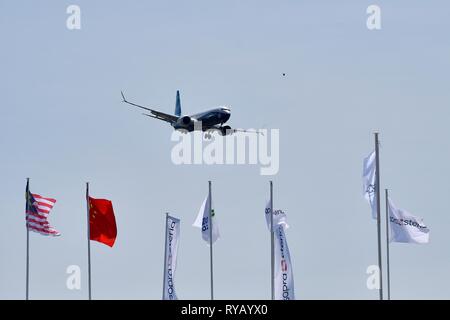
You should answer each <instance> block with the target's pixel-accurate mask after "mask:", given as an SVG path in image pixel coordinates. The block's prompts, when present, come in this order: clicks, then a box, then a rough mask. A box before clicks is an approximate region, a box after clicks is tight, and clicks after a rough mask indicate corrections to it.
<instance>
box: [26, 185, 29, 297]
mask: <svg viewBox="0 0 450 320" xmlns="http://www.w3.org/2000/svg"><path fill="white" fill-rule="evenodd" d="M29 192H30V178H27V187H26V191H25V193H26V195H25V197H26V198H25V199H26V205H25V228H26V229H27V262H26V263H27V265H26V278H25V283H26V289H25V298H26V300H28V299H29V287H30V231H29V230H28V221H27V219H26V217H27V212H28V210H29V196H28V194H29Z"/></svg>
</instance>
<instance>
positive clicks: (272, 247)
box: [270, 181, 275, 300]
mask: <svg viewBox="0 0 450 320" xmlns="http://www.w3.org/2000/svg"><path fill="white" fill-rule="evenodd" d="M274 281H275V237H274V230H273V182H272V181H270V289H271V298H272V300H275V283H274Z"/></svg>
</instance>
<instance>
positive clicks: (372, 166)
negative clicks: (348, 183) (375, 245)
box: [363, 151, 377, 219]
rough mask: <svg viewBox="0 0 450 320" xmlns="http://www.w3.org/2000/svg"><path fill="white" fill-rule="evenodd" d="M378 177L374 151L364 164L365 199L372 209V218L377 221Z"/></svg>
mask: <svg viewBox="0 0 450 320" xmlns="http://www.w3.org/2000/svg"><path fill="white" fill-rule="evenodd" d="M375 177H376V153H375V151H373V152H372V153H371V154H370V155H369V156H368V157H367V158H365V159H364V164H363V193H364V198H366V200H367V202H369V204H370V207H371V208H372V218H374V219H377V198H376V195H375V192H376V186H375Z"/></svg>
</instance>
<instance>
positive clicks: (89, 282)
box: [86, 182, 92, 300]
mask: <svg viewBox="0 0 450 320" xmlns="http://www.w3.org/2000/svg"><path fill="white" fill-rule="evenodd" d="M86 203H87V243H88V290H89V300H92V294H91V226H90V218H89V209H90V208H89V203H90V202H89V182H86Z"/></svg>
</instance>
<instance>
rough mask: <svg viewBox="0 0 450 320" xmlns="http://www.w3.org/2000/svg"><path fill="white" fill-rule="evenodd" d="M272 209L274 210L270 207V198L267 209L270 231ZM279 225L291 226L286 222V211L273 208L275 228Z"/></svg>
mask: <svg viewBox="0 0 450 320" xmlns="http://www.w3.org/2000/svg"><path fill="white" fill-rule="evenodd" d="M271 211H272V210H271V208H270V200H269V201H267V204H266V210H265V213H266V214H265V215H266V223H267V229H269V231H270V212H271ZM277 225H284V226H285V228H286V229H287V228H289V225H288V224H287V222H286V213H284V211H283V210H273V226H274V228H275V227H276V226H277Z"/></svg>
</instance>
